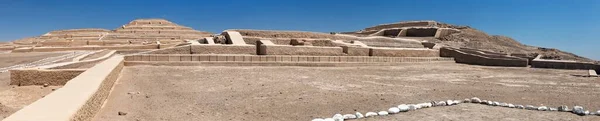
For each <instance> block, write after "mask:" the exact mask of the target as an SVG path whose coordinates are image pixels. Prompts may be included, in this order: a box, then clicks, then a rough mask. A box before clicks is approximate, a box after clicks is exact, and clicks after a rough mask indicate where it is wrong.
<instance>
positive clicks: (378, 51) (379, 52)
mask: <svg viewBox="0 0 600 121" xmlns="http://www.w3.org/2000/svg"><path fill="white" fill-rule="evenodd" d="M369 55H370V56H385V57H439V55H440V54H439V51H437V50H431V49H407V48H371V52H370V54H369Z"/></svg>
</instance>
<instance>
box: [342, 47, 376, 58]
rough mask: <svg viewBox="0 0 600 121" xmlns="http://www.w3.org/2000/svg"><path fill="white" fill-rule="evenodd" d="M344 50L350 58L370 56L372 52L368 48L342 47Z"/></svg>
mask: <svg viewBox="0 0 600 121" xmlns="http://www.w3.org/2000/svg"><path fill="white" fill-rule="evenodd" d="M342 49H343V52H344V53H346V55H348V56H369V53H370V52H371V49H370V48H366V47H354V46H342Z"/></svg>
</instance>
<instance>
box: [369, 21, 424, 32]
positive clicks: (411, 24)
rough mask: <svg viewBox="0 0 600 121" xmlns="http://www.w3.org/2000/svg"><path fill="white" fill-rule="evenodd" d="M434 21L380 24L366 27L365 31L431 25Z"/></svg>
mask: <svg viewBox="0 0 600 121" xmlns="http://www.w3.org/2000/svg"><path fill="white" fill-rule="evenodd" d="M434 24H435V22H432V21H413V22H401V23H393V24H382V25H377V26H374V27H369V28H366V29H365V30H366V31H371V30H380V29H388V28H402V27H412V26H433V25H434Z"/></svg>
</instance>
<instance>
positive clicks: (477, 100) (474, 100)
mask: <svg viewBox="0 0 600 121" xmlns="http://www.w3.org/2000/svg"><path fill="white" fill-rule="evenodd" d="M471 102H473V103H481V99H479V98H477V97H473V98H471Z"/></svg>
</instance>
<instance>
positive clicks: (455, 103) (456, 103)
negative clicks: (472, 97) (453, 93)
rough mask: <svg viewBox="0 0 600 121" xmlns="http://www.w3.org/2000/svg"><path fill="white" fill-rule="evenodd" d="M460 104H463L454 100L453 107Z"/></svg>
mask: <svg viewBox="0 0 600 121" xmlns="http://www.w3.org/2000/svg"><path fill="white" fill-rule="evenodd" d="M461 103H463V102H462V101H460V100H454V105H458V104H461Z"/></svg>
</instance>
